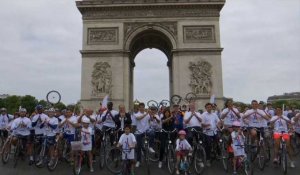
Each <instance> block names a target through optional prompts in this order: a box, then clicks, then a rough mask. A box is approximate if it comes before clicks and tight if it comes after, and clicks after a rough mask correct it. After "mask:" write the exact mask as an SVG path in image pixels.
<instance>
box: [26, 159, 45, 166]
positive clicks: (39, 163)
mask: <svg viewBox="0 0 300 175" xmlns="http://www.w3.org/2000/svg"><path fill="white" fill-rule="evenodd" d="M30 162H31V160H30V161H29V164H30ZM42 164H43V161H42V160H40V161H39V162H38V163H36V166H40V165H42Z"/></svg>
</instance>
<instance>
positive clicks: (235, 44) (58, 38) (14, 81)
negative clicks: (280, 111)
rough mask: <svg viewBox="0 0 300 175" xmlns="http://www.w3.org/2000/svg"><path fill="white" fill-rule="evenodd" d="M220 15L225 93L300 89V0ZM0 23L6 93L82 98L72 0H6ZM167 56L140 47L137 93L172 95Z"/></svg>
mask: <svg viewBox="0 0 300 175" xmlns="http://www.w3.org/2000/svg"><path fill="white" fill-rule="evenodd" d="M220 23H221V25H220V26H221V44H222V47H223V48H224V51H223V53H222V64H223V83H224V95H225V96H226V97H233V98H234V99H235V100H239V101H243V102H249V101H250V100H251V99H258V100H266V99H267V97H268V96H271V95H274V94H282V93H284V92H293V91H300V54H299V52H300V1H299V0H286V1H282V0H263V1H262V0H251V1H249V0H247V1H245V0H227V3H226V5H225V7H224V8H223V10H222V12H221V19H220ZM0 26H1V27H0V66H1V67H0V94H11V95H13V94H16V95H26V94H30V95H33V96H36V97H37V98H39V99H43V98H45V96H46V94H47V92H48V91H50V90H52V89H55V90H58V91H59V92H61V94H62V100H63V102H65V103H74V102H76V101H77V100H79V99H80V86H81V55H80V53H79V50H80V49H81V45H82V44H81V42H82V20H81V15H80V13H79V11H78V10H77V8H76V6H75V2H74V1H73V0H56V1H54V0H26V1H24V0H13V1H12V0H1V1H0ZM150 56H151V58H152V59H151V60H150ZM166 62H167V59H166V57H165V56H164V55H163V54H162V53H161V52H160V51H158V50H155V49H152V50H150V49H147V50H144V51H142V52H140V54H139V55H138V56H137V58H136V65H137V66H136V69H135V83H136V84H137V85H136V86H135V87H136V89H139V90H136V91H135V98H139V99H142V100H148V99H153V98H154V99H157V100H158V99H165V98H168V92H169V91H168V90H169V87H168V81H169V80H168V70H167V67H166ZM158 69H159V71H164V72H165V75H164V76H162V77H159V76H157V72H158ZM145 79H146V80H147V81H146V82H145ZM141 84H142V85H143V86H139V85H141ZM157 89H159V90H157ZM144 92H147V95H145V94H144Z"/></svg>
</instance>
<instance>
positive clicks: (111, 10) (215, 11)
mask: <svg viewBox="0 0 300 175" xmlns="http://www.w3.org/2000/svg"><path fill="white" fill-rule="evenodd" d="M157 1H158V2H157ZM157 1H151V2H149V1H147V2H143V1H142V2H140V1H138V0H129V1H126V2H123V1H120V2H118V1H113V0H103V1H100V0H99V1H98V0H93V1H91V0H83V1H77V2H76V5H77V7H78V9H79V11H80V12H81V14H82V17H83V19H118V18H166V17H170V18H172V17H219V16H220V11H221V9H222V8H223V6H224V3H225V0H193V1H192V2H191V0H185V1H183V0H173V1H167V0H157Z"/></svg>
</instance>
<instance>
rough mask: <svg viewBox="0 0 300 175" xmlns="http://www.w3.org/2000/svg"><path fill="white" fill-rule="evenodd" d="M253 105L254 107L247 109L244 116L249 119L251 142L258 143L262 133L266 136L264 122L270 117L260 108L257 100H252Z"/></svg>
mask: <svg viewBox="0 0 300 175" xmlns="http://www.w3.org/2000/svg"><path fill="white" fill-rule="evenodd" d="M251 105H252V109H249V110H247V111H246V112H245V115H244V116H243V118H244V119H248V122H249V127H248V129H249V130H250V134H251V142H252V144H253V143H255V145H257V144H258V140H259V136H260V135H261V136H262V137H264V128H263V127H262V126H263V122H264V120H266V121H267V122H268V121H269V120H270V119H269V118H268V116H267V115H266V114H265V112H264V111H263V110H261V109H258V107H259V105H258V102H257V101H256V100H252V102H251Z"/></svg>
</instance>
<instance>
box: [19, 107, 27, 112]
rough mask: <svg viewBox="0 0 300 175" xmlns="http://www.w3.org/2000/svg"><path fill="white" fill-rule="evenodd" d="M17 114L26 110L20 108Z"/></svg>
mask: <svg viewBox="0 0 300 175" xmlns="http://www.w3.org/2000/svg"><path fill="white" fill-rule="evenodd" d="M19 112H27V110H26V109H25V108H20V109H19Z"/></svg>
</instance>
